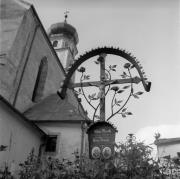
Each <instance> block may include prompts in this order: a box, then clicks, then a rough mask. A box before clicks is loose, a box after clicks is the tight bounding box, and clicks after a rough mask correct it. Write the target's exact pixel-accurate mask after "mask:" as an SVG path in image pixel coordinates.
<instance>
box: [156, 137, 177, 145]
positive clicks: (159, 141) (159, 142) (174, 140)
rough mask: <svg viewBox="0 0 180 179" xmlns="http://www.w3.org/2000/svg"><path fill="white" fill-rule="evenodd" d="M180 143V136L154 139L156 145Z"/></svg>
mask: <svg viewBox="0 0 180 179" xmlns="http://www.w3.org/2000/svg"><path fill="white" fill-rule="evenodd" d="M178 143H179V144H180V138H179V137H178V138H168V139H166V138H164V139H157V140H155V141H154V144H155V145H169V144H178Z"/></svg>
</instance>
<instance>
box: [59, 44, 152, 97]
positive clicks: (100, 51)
mask: <svg viewBox="0 0 180 179" xmlns="http://www.w3.org/2000/svg"><path fill="white" fill-rule="evenodd" d="M101 54H111V55H117V56H120V57H122V58H124V59H126V60H127V61H129V62H130V63H131V64H132V65H134V67H135V68H136V70H137V71H138V73H139V76H140V79H141V82H142V84H143V86H144V89H145V91H146V92H149V91H150V88H151V82H148V81H147V79H146V78H145V77H144V72H143V71H142V70H141V69H142V66H140V64H139V61H138V60H136V57H134V56H132V55H131V53H129V52H126V50H122V49H119V48H113V47H102V48H97V49H93V50H91V51H89V52H86V53H85V54H84V55H80V57H79V58H78V59H77V60H76V61H75V62H74V64H72V66H71V68H70V69H69V70H68V74H67V75H66V78H65V80H64V82H63V83H62V86H61V88H60V89H59V90H58V92H57V93H58V95H59V96H60V97H61V98H62V99H64V98H65V95H66V91H67V88H68V85H69V83H70V80H71V77H72V76H73V74H74V72H75V71H76V69H78V67H79V66H80V65H81V64H82V63H83V62H85V61H86V60H88V59H89V58H92V57H94V56H97V55H101Z"/></svg>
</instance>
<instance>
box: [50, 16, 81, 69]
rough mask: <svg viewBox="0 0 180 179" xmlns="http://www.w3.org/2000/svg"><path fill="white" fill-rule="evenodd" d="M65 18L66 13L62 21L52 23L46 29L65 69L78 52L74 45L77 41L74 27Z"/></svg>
mask: <svg viewBox="0 0 180 179" xmlns="http://www.w3.org/2000/svg"><path fill="white" fill-rule="evenodd" d="M66 19H67V13H66V14H65V20H64V22H60V23H56V24H52V25H51V26H50V28H49V30H48V36H49V38H50V41H51V43H52V45H53V47H54V49H55V51H56V53H57V55H58V57H59V60H60V61H61V64H62V65H63V67H64V69H65V70H66V69H67V68H68V66H69V65H70V64H72V63H73V61H74V58H75V56H76V54H77V53H78V50H77V47H76V45H77V44H78V41H79V38H78V34H77V31H76V29H75V28H74V27H73V26H72V25H70V24H68V23H67V20H66Z"/></svg>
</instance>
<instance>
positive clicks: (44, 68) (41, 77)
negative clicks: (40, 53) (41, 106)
mask: <svg viewBox="0 0 180 179" xmlns="http://www.w3.org/2000/svg"><path fill="white" fill-rule="evenodd" d="M47 73H48V61H47V57H43V58H42V60H41V62H40V65H39V70H38V74H37V78H36V82H35V86H34V91H33V95H32V101H33V102H39V101H40V100H41V98H42V97H43V90H44V87H45V82H46V77H47Z"/></svg>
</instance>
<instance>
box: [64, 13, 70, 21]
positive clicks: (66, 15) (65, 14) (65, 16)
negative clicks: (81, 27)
mask: <svg viewBox="0 0 180 179" xmlns="http://www.w3.org/2000/svg"><path fill="white" fill-rule="evenodd" d="M68 13H69V11H66V12H64V22H65V23H67V18H68Z"/></svg>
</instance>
